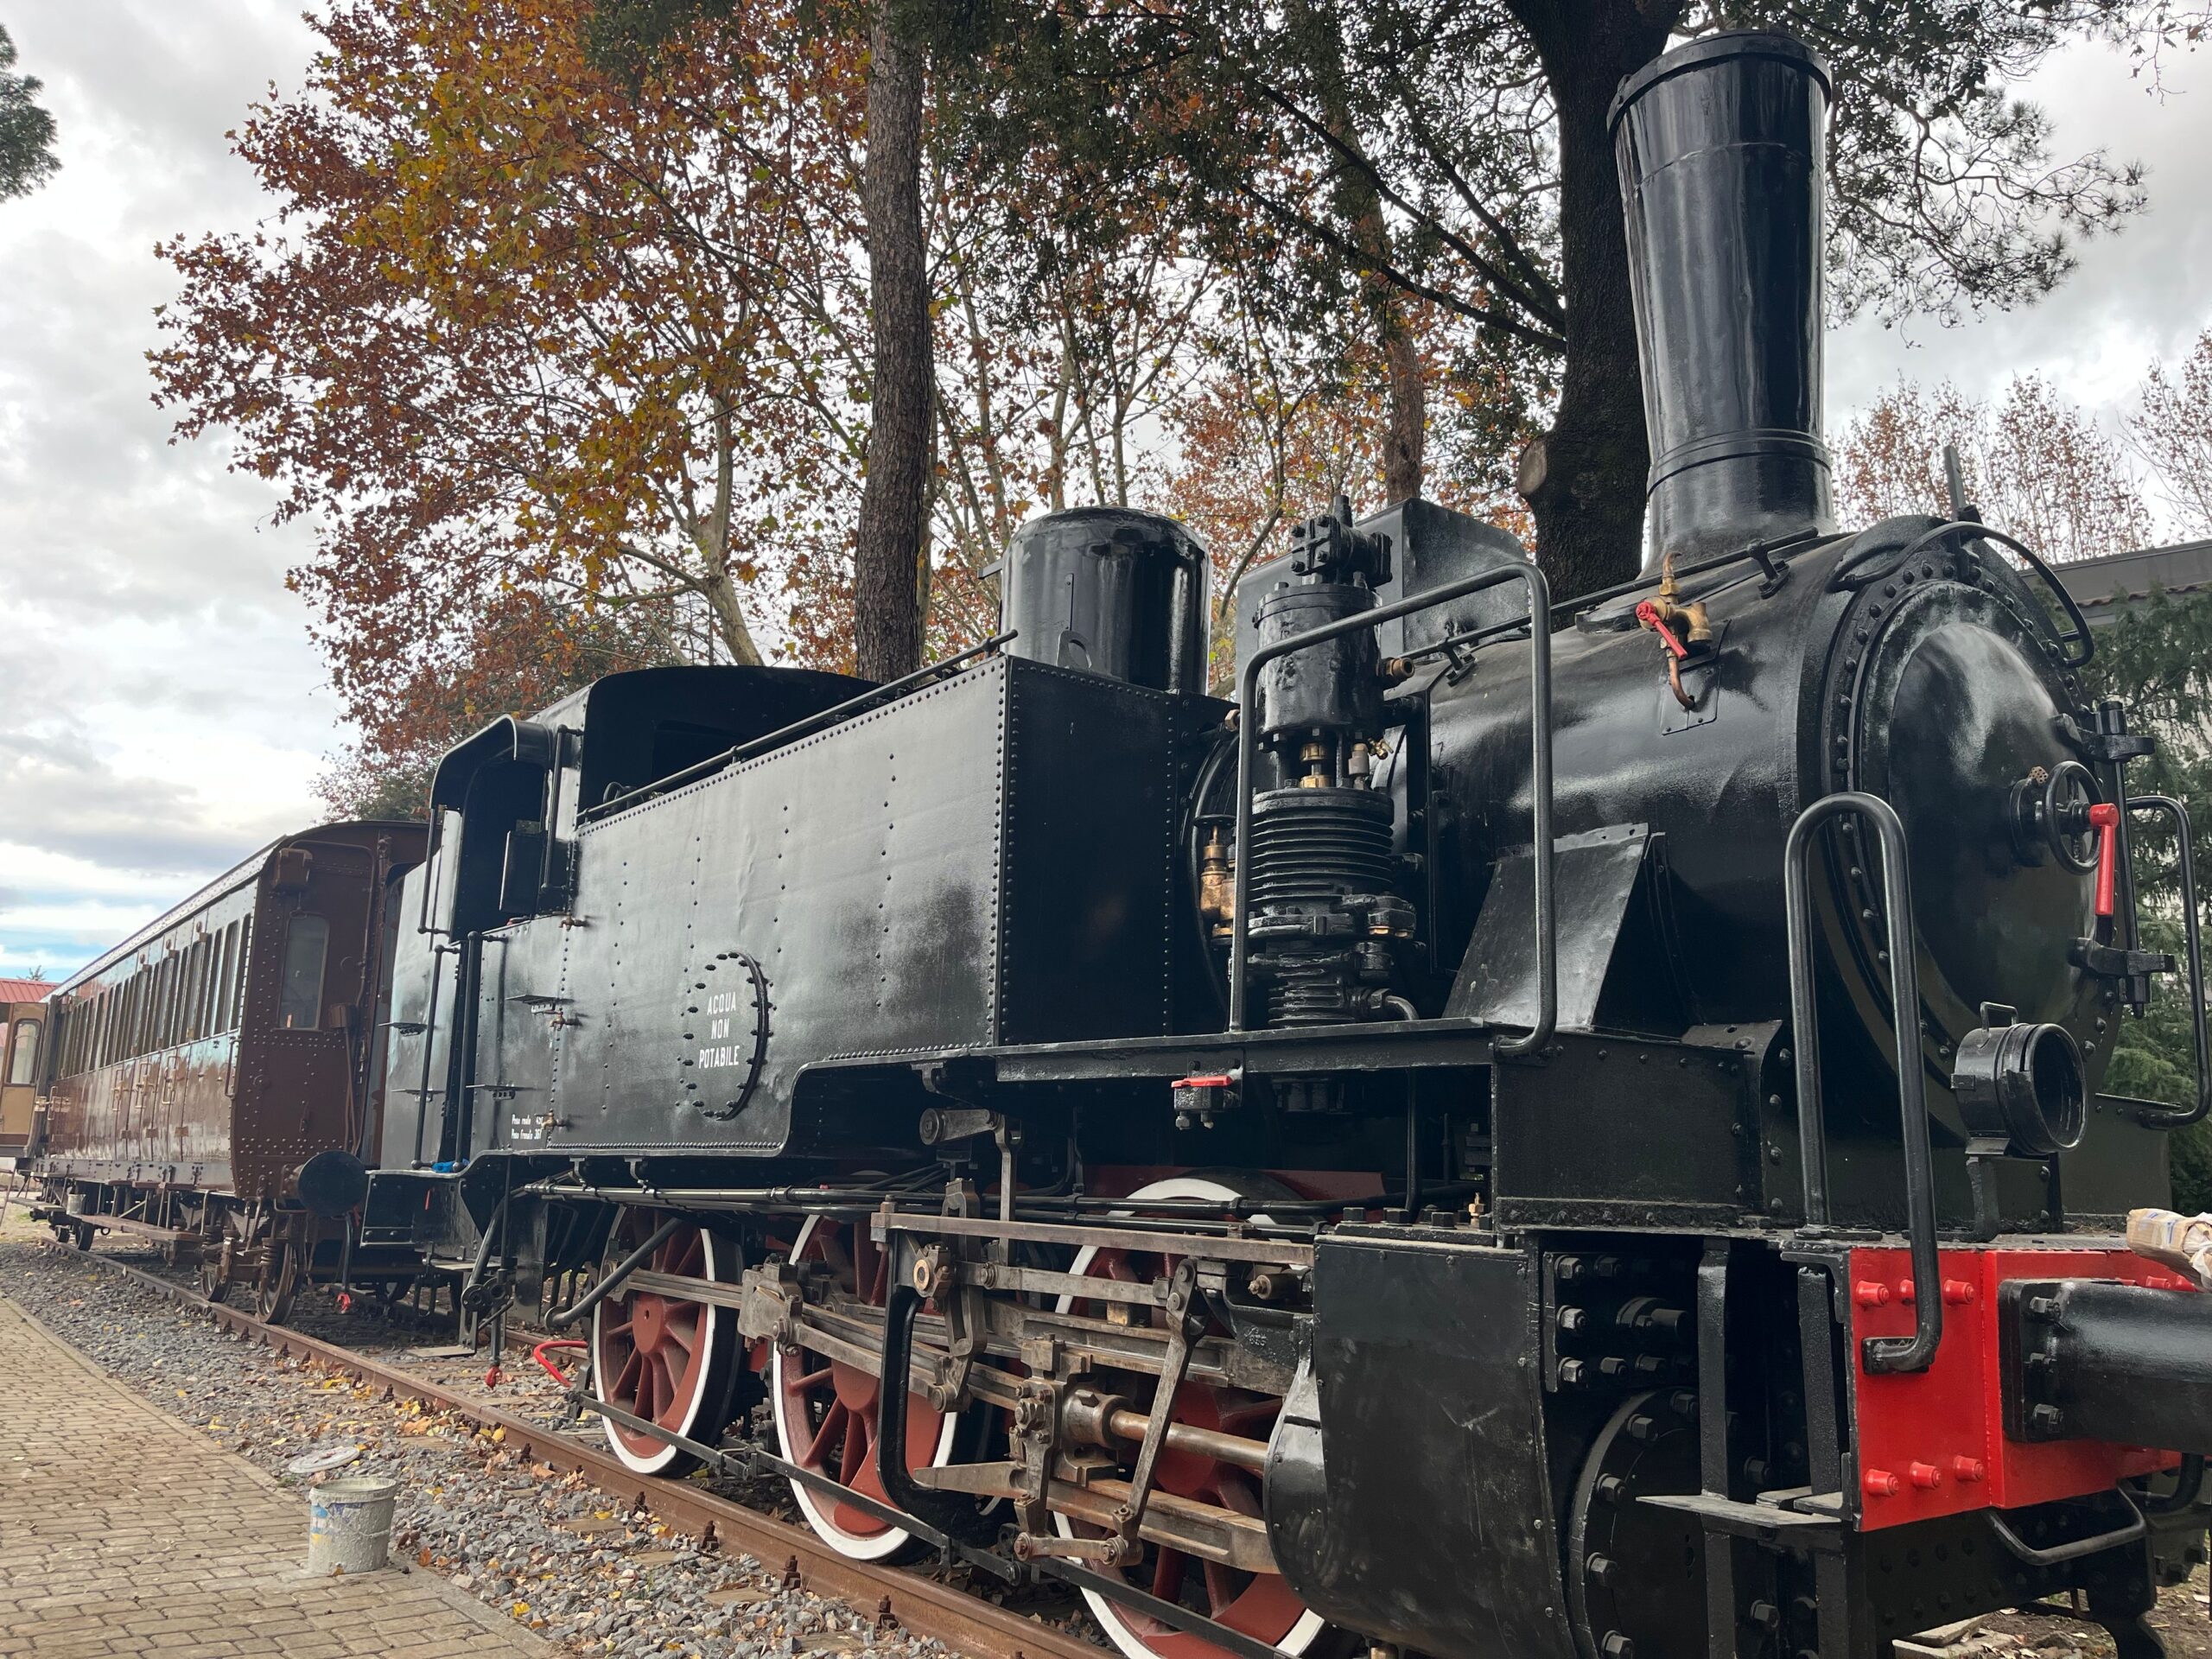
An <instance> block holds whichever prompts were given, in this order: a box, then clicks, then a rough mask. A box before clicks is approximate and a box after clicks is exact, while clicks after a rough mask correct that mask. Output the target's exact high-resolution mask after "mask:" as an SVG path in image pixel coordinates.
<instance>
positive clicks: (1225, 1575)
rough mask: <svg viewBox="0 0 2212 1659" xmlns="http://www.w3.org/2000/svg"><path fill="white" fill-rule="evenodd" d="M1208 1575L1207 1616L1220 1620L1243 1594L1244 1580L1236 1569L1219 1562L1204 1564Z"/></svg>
mask: <svg viewBox="0 0 2212 1659" xmlns="http://www.w3.org/2000/svg"><path fill="white" fill-rule="evenodd" d="M1204 1566H1205V1574H1206V1601H1207V1603H1208V1605H1207V1608H1206V1616H1207V1617H1208V1618H1220V1617H1221V1616H1222V1614H1224V1613H1225V1612H1227V1611H1229V1607H1230V1603H1232V1602H1234V1601H1235V1600H1236V1598H1237V1597H1238V1596H1239V1595H1241V1594H1243V1589H1244V1584H1243V1580H1242V1578H1241V1577H1240V1575H1239V1574H1238V1573H1237V1572H1236V1569H1235V1568H1234V1567H1224V1566H1223V1565H1222V1564H1221V1563H1220V1562H1219V1561H1207V1562H1205V1563H1204Z"/></svg>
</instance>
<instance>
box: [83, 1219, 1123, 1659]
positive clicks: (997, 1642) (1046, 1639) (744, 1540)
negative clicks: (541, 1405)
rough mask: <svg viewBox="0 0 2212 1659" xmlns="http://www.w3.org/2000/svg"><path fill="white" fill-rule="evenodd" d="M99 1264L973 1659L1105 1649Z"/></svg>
mask: <svg viewBox="0 0 2212 1659" xmlns="http://www.w3.org/2000/svg"><path fill="white" fill-rule="evenodd" d="M100 1266H101V1267H102V1268H107V1269H111V1270H112V1271H115V1272H118V1273H121V1274H125V1275H127V1276H128V1277H130V1279H132V1280H134V1281H137V1283H139V1284H142V1285H143V1286H145V1287H147V1288H149V1289H150V1290H155V1291H158V1292H160V1293H161V1294H162V1295H164V1296H166V1297H168V1298H169V1299H170V1300H174V1301H176V1302H180V1303H182V1304H184V1305H185V1306H189V1307H194V1308H197V1309H200V1310H201V1311H203V1312H205V1313H208V1314H210V1315H211V1316H213V1319H215V1320H216V1321H217V1322H218V1323H219V1324H220V1325H224V1326H225V1327H226V1328H227V1329H229V1330H232V1331H235V1332H238V1333H240V1334H241V1335H244V1336H247V1337H251V1338H253V1339H255V1340H256V1341H258V1342H261V1343H263V1344H266V1345H267V1346H268V1347H269V1348H270V1350H271V1351H273V1352H274V1353H276V1354H277V1355H279V1356H290V1357H296V1358H299V1359H302V1360H308V1361H312V1362H314V1363H317V1364H320V1365H322V1366H324V1367H326V1368H328V1369H330V1370H336V1371H340V1372H343V1373H345V1374H346V1375H349V1376H354V1377H356V1378H358V1379H359V1380H360V1381H361V1382H363V1383H367V1384H369V1385H370V1386H372V1387H376V1388H381V1389H384V1390H385V1394H386V1395H387V1396H388V1397H389V1398H391V1399H392V1400H394V1401H409V1400H414V1401H419V1402H422V1403H423V1405H425V1406H429V1407H433V1408H436V1409H438V1410H441V1411H447V1412H451V1413H452V1414H454V1415H455V1416H458V1417H461V1418H462V1419H464V1420H465V1421H469V1422H472V1423H474V1424H476V1425H478V1426H479V1427H483V1428H486V1429H499V1430H503V1431H505V1441H504V1444H505V1445H506V1446H510V1447H513V1448H518V1449H519V1450H520V1451H521V1452H522V1453H523V1455H524V1458H525V1459H529V1460H531V1461H535V1462H537V1463H542V1464H545V1465H550V1466H551V1467H552V1468H553V1469H554V1470H555V1471H557V1472H558V1473H561V1474H570V1473H575V1474H581V1475H582V1476H583V1478H586V1479H587V1480H588V1481H590V1482H591V1483H592V1484H594V1486H597V1487H598V1488H599V1489H600V1490H601V1491H604V1492H606V1493H607V1494H608V1495H609V1496H611V1497H616V1498H618V1499H620V1500H622V1501H623V1502H625V1503H631V1504H633V1505H636V1506H640V1507H643V1508H644V1509H645V1510H648V1511H650V1512H651V1513H652V1515H653V1516H656V1517H657V1518H658V1519H659V1520H660V1521H662V1522H664V1523H665V1524H667V1525H668V1526H670V1527H671V1528H673V1529H676V1530H677V1531H679V1532H682V1533H684V1534H687V1535H690V1536H691V1537H693V1538H695V1539H696V1540H698V1541H699V1542H700V1543H701V1545H702V1547H711V1548H717V1549H720V1550H722V1551H725V1552H742V1553H743V1554H749V1555H753V1556H755V1557H757V1558H758V1559H760V1560H762V1561H764V1562H770V1563H772V1562H775V1561H779V1560H780V1561H783V1562H784V1563H785V1573H786V1575H787V1576H788V1575H791V1574H796V1575H797V1576H798V1580H799V1581H800V1582H801V1583H803V1584H804V1586H805V1587H806V1588H808V1589H809V1590H811V1591H813V1592H815V1593H817V1594H818V1595H824V1596H831V1597H835V1598H836V1599H839V1600H842V1601H845V1602H849V1603H850V1604H851V1605H853V1606H855V1608H859V1609H861V1610H863V1611H865V1610H868V1609H869V1608H874V1611H875V1612H876V1615H877V1617H878V1618H893V1619H895V1620H897V1621H898V1623H899V1624H900V1625H901V1626H902V1627H904V1628H905V1629H906V1630H909V1631H911V1632H912V1633H914V1634H915V1635H918V1636H925V1637H935V1638H936V1639H937V1640H938V1641H940V1642H942V1643H944V1644H945V1645H946V1646H947V1647H949V1648H950V1649H953V1650H954V1651H955V1652H957V1653H961V1654H964V1655H968V1656H971V1659H1100V1656H1101V1655H1102V1653H1103V1652H1104V1649H1100V1648H1097V1647H1095V1646H1093V1645H1092V1644H1090V1643H1087V1642H1084V1641H1082V1640H1080V1639H1079V1638H1077V1637H1074V1636H1071V1635H1069V1634H1068V1633H1066V1632H1065V1631H1063V1630H1057V1629H1054V1628H1053V1627H1052V1626H1051V1625H1048V1624H1040V1623H1038V1622H1035V1621H1033V1620H1031V1619H1028V1618H1023V1617H1021V1616H1020V1614H1017V1613H1014V1612H1011V1611H1007V1609H1005V1608H1002V1607H998V1606H995V1605H992V1604H991V1603H989V1602H987V1601H983V1600H981V1599H977V1598H976V1597H974V1596H971V1595H969V1594H966V1593H964V1592H962V1591H960V1590H957V1589H955V1588H954V1587H952V1586H950V1585H946V1584H942V1583H939V1582H938V1580H934V1579H930V1578H925V1577H924V1576H923V1575H921V1574H920V1573H913V1572H909V1571H907V1570H906V1569H904V1568H900V1567H886V1566H880V1565H877V1564H874V1563H870V1562H866V1561H855V1560H850V1559H849V1558H847V1557H845V1556H843V1555H841V1554H837V1553H836V1551H835V1550H833V1549H830V1548H828V1547H827V1546H826V1545H824V1544H823V1543H822V1542H821V1541H819V1540H817V1538H816V1537H815V1535H813V1534H812V1533H811V1532H809V1531H807V1530H805V1529H803V1528H799V1527H794V1526H791V1525H789V1524H787V1523H785V1522H781V1521H779V1520H776V1519H774V1518H773V1517H772V1516H765V1515H762V1514H760V1513H759V1512H758V1511H757V1510H750V1509H747V1508H746V1507H745V1506H744V1505H743V1504H741V1503H735V1502H734V1501H732V1500H731V1499H729V1498H727V1497H721V1496H719V1495H717V1494H715V1493H713V1492H709V1491H702V1490H701V1489H700V1488H699V1487H697V1486H696V1485H693V1484H691V1483H690V1482H688V1481H683V1480H667V1479H662V1478H658V1477H655V1476H650V1475H639V1474H637V1473H635V1472H633V1471H631V1470H629V1469H627V1468H626V1467H624V1465H622V1463H621V1462H620V1460H619V1459H616V1458H615V1457H614V1456H613V1453H612V1452H607V1451H604V1450H601V1448H600V1447H598V1446H594V1445H592V1444H591V1443H590V1442H588V1441H587V1440H582V1439H579V1438H578V1437H577V1436H575V1435H573V1434H567V1433H561V1432H560V1431H559V1430H557V1429H553V1428H549V1427H546V1426H545V1425H544V1424H543V1423H534V1422H531V1421H529V1420H527V1419H525V1418H523V1417H518V1416H516V1415H514V1414H512V1413H509V1412H505V1411H501V1410H499V1408H496V1407H493V1406H489V1405H486V1403H485V1402H482V1401H480V1400H476V1399H472V1398H470V1397H469V1396H468V1395H465V1394H463V1393H461V1391H459V1390H458V1389H455V1388H454V1387H453V1386H452V1385H450V1384H447V1383H439V1382H436V1381H434V1380H432V1379H430V1378H429V1377H424V1376H417V1375H416V1374H415V1373H413V1372H411V1371H408V1370H403V1369H402V1368H400V1367H398V1366H397V1365H392V1364H389V1363H385V1362H384V1361H382V1360H378V1359H373V1358H371V1357H368V1356H366V1355H365V1354H359V1353H356V1352H354V1351H353V1350H351V1349H348V1348H343V1347H340V1346H339V1345H338V1344H335V1343H331V1342H326V1341H323V1340H322V1339H321V1338H316V1337H310V1336H306V1335H303V1334H302V1333H301V1332H297V1331H292V1330H288V1329H286V1328H285V1327H283V1326H282V1325H270V1324H267V1323H265V1322H264V1321H263V1320H260V1319H256V1318H254V1317H253V1316H252V1315H251V1313H246V1312H245V1311H244V1310H242V1309H239V1308H235V1307H230V1306H226V1305H224V1304H223V1303H220V1302H211V1301H208V1300H207V1299H206V1298H205V1297H203V1296H201V1295H200V1294H198V1293H197V1292H196V1291H194V1290H193V1289H191V1288H189V1287H186V1286H183V1285H180V1284H177V1283H175V1282H174V1281H170V1280H168V1279H164V1278H162V1276H161V1275H160V1274H156V1273H152V1272H149V1271H148V1270H147V1269H145V1268H140V1267H135V1266H133V1265H131V1264H130V1263H129V1262H120V1261H118V1260H116V1259H115V1258H114V1257H112V1256H103V1257H102V1258H101V1260H100Z"/></svg>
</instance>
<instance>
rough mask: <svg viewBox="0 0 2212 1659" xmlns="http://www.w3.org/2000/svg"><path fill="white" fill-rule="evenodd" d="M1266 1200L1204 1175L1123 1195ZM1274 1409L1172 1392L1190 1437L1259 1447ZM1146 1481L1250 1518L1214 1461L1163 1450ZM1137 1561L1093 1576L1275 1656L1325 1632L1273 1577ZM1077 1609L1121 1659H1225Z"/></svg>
mask: <svg viewBox="0 0 2212 1659" xmlns="http://www.w3.org/2000/svg"><path fill="white" fill-rule="evenodd" d="M1267 1196H1269V1194H1268V1193H1266V1192H1246V1191H1241V1190H1240V1189H1239V1188H1238V1187H1235V1186H1231V1185H1229V1184H1228V1183H1227V1182H1226V1181H1224V1180H1223V1179H1217V1178H1215V1177H1211V1176H1204V1175H1177V1176H1172V1177H1170V1178H1168V1179H1165V1180H1159V1181H1154V1183H1152V1184H1151V1185H1148V1186H1145V1187H1141V1188H1140V1189H1139V1190H1138V1191H1136V1192H1132V1193H1131V1194H1130V1195H1129V1202H1130V1204H1131V1205H1133V1206H1135V1205H1141V1203H1142V1202H1143V1201H1144V1200H1145V1199H1147V1198H1207V1199H1220V1200H1222V1201H1224V1202H1230V1201H1233V1200H1235V1199H1236V1198H1260V1197H1267ZM1174 1268H1175V1258H1174V1257H1173V1256H1163V1255H1159V1254H1156V1253H1154V1252H1141V1251H1133V1250H1122V1249H1100V1248H1096V1247H1093V1248H1090V1249H1085V1250H1084V1251H1083V1252H1082V1253H1081V1254H1080V1255H1077V1257H1076V1259H1075V1262H1074V1265H1073V1267H1072V1268H1071V1269H1070V1271H1071V1272H1074V1273H1077V1274H1082V1275H1084V1276H1086V1277H1096V1278H1100V1279H1119V1280H1122V1281H1128V1282H1130V1283H1136V1284H1149V1283H1151V1282H1152V1281H1154V1280H1155V1279H1159V1278H1161V1277H1164V1276H1165V1275H1166V1274H1170V1273H1173V1271H1174ZM1060 1312H1062V1313H1082V1314H1084V1315H1087V1316H1090V1317H1093V1318H1098V1317H1103V1316H1104V1314H1105V1312H1106V1304H1105V1303H1103V1302H1086V1301H1084V1300H1083V1299H1082V1298H1080V1297H1077V1296H1068V1297H1064V1298H1062V1299H1061V1301H1060ZM1150 1385H1151V1379H1150V1378H1140V1377H1137V1376H1134V1375H1133V1376H1131V1378H1130V1390H1129V1392H1130V1395H1131V1397H1132V1398H1135V1399H1141V1400H1148V1399H1149V1398H1150V1397H1151V1396H1150V1393H1149V1389H1150ZM1281 1409H1282V1402H1281V1400H1279V1399H1277V1398H1276V1397H1275V1396H1274V1395H1260V1394H1250V1393H1247V1392H1245V1391H1244V1390H1243V1389H1230V1388H1217V1387H1215V1386H1213V1385H1212V1384H1210V1383H1185V1384H1184V1385H1183V1386H1182V1388H1180V1389H1178V1390H1177V1391H1176V1395H1175V1405H1174V1416H1173V1421H1176V1422H1179V1423H1186V1424H1189V1425H1191V1426H1192V1427H1198V1428H1216V1429H1222V1430H1224V1431H1226V1432H1228V1433H1232V1434H1237V1435H1242V1436H1243V1437H1244V1438H1246V1439H1248V1440H1266V1439H1267V1438H1268V1434H1269V1433H1272V1432H1273V1430H1274V1421H1275V1417H1276V1415H1277V1414H1278V1413H1280V1412H1281ZM1154 1478H1155V1480H1156V1483H1157V1484H1158V1486H1159V1489H1160V1491H1166V1492H1173V1493H1174V1494H1175V1495H1176V1496H1178V1497H1188V1498H1195V1499H1197V1500H1198V1502H1200V1503H1213V1504H1217V1505H1219V1506H1220V1507H1221V1508H1223V1509H1225V1510H1235V1511H1236V1513H1238V1514H1239V1515H1249V1516H1258V1515H1260V1513H1261V1509H1260V1477H1259V1476H1258V1475H1257V1474H1255V1473H1254V1472H1253V1471H1249V1470H1247V1469H1243V1468H1240V1467H1238V1466H1237V1465H1234V1464H1230V1463H1226V1462H1224V1461H1222V1460H1221V1459H1217V1458H1211V1457H1204V1456H1200V1455H1198V1454H1197V1453H1195V1452H1185V1451H1179V1450H1175V1449H1172V1448H1163V1449H1162V1451H1161V1452H1160V1462H1159V1465H1158V1466H1157V1469H1156V1471H1155V1476H1154ZM1052 1519H1053V1522H1055V1524H1056V1525H1057V1526H1058V1528H1059V1530H1060V1533H1061V1535H1063V1536H1064V1537H1077V1536H1097V1535H1100V1532H1099V1529H1097V1528H1096V1527H1092V1526H1088V1525H1086V1524H1084V1522H1077V1521H1071V1520H1070V1519H1069V1518H1068V1517H1067V1516H1065V1515H1060V1514H1057V1513H1056V1514H1055V1515H1054V1516H1053V1517H1052ZM1145 1550H1146V1556H1145V1560H1143V1561H1142V1562H1141V1563H1140V1564H1138V1565H1137V1566H1135V1567H1128V1568H1122V1569H1115V1568H1099V1569H1096V1570H1098V1571H1101V1572H1107V1573H1115V1574H1116V1576H1118V1577H1121V1578H1124V1579H1126V1580H1128V1581H1129V1582H1130V1583H1132V1584H1134V1585H1135V1586H1136V1587H1137V1588H1138V1589H1140V1590H1146V1591H1149V1592H1151V1593H1152V1594H1154V1595H1155V1596H1157V1597H1159V1598H1160V1599H1161V1600H1162V1601H1170V1602H1173V1603H1175V1604H1177V1605H1179V1606H1183V1607H1187V1608H1189V1609H1190V1610H1191V1611H1193V1612H1197V1613H1203V1614H1205V1616H1206V1617H1207V1618H1211V1619H1213V1620H1214V1621H1216V1622H1217V1623H1218V1624H1226V1625H1227V1626H1228V1627H1229V1628H1230V1630H1240V1631H1242V1632H1243V1634H1245V1635H1246V1636H1249V1637H1254V1638H1255V1639H1256V1640H1259V1641H1262V1642H1265V1643H1268V1645H1270V1646H1272V1647H1275V1648H1280V1649H1281V1650H1282V1651H1283V1652H1285V1653H1292V1654H1302V1653H1305V1652H1306V1651H1307V1650H1308V1649H1312V1648H1313V1646H1314V1645H1315V1643H1318V1642H1319V1641H1320V1639H1321V1637H1323V1636H1324V1635H1325V1633H1328V1632H1329V1630H1330V1627H1329V1625H1328V1624H1327V1623H1326V1622H1325V1620H1323V1618H1321V1617H1320V1615H1319V1614H1318V1613H1315V1612H1313V1611H1312V1610H1310V1609H1309V1608H1307V1606H1306V1604H1305V1603H1303V1602H1302V1601H1300V1599H1298V1597H1297V1595H1296V1594H1295V1592H1293V1591H1292V1589H1291V1587H1290V1586H1289V1585H1288V1584H1287V1582H1286V1581H1285V1580H1283V1578H1282V1577H1281V1574H1279V1573H1245V1572H1242V1571H1239V1570H1238V1569H1236V1568H1235V1567H1225V1566H1224V1565H1222V1564H1221V1563H1220V1562H1217V1561H1209V1560H1202V1559H1201V1558H1199V1557H1198V1556H1194V1555H1191V1554H1186V1553H1185V1552H1184V1551H1182V1550H1179V1549H1176V1548H1172V1547H1170V1546H1168V1545H1166V1544H1160V1543H1154V1542H1147V1544H1146V1546H1145ZM1083 1594H1084V1600H1085V1601H1087V1602H1089V1603H1090V1611H1091V1613H1092V1615H1093V1616H1094V1617H1095V1618H1096V1619H1097V1620H1098V1623H1099V1624H1100V1626H1101V1627H1102V1628H1103V1630H1105V1632H1106V1634H1107V1635H1108V1636H1109V1637H1111V1638H1113V1643H1114V1645H1115V1646H1116V1647H1117V1648H1119V1649H1121V1650H1122V1652H1123V1653H1124V1654H1126V1655H1128V1659H1227V1656H1226V1655H1225V1654H1224V1651H1223V1649H1220V1648H1218V1647H1217V1646H1215V1645H1214V1644H1213V1643H1211V1642H1208V1641H1205V1639H1204V1638H1202V1637H1196V1636H1192V1635H1190V1634H1188V1633H1187V1632H1185V1631H1182V1630H1176V1629H1175V1628H1173V1626H1172V1625H1168V1624H1162V1623H1161V1622H1160V1621H1159V1620H1157V1619H1154V1618H1148V1617H1147V1616H1146V1615H1144V1614H1142V1613H1140V1612H1137V1611H1135V1610H1134V1609H1132V1608H1129V1607H1127V1606H1124V1605H1122V1604H1121V1603H1119V1602H1117V1601H1115V1600H1114V1599H1111V1598H1110V1597H1108V1596H1105V1595H1102V1594H1100V1593H1099V1592H1096V1591H1093V1590H1085V1591H1084V1592H1083Z"/></svg>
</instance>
